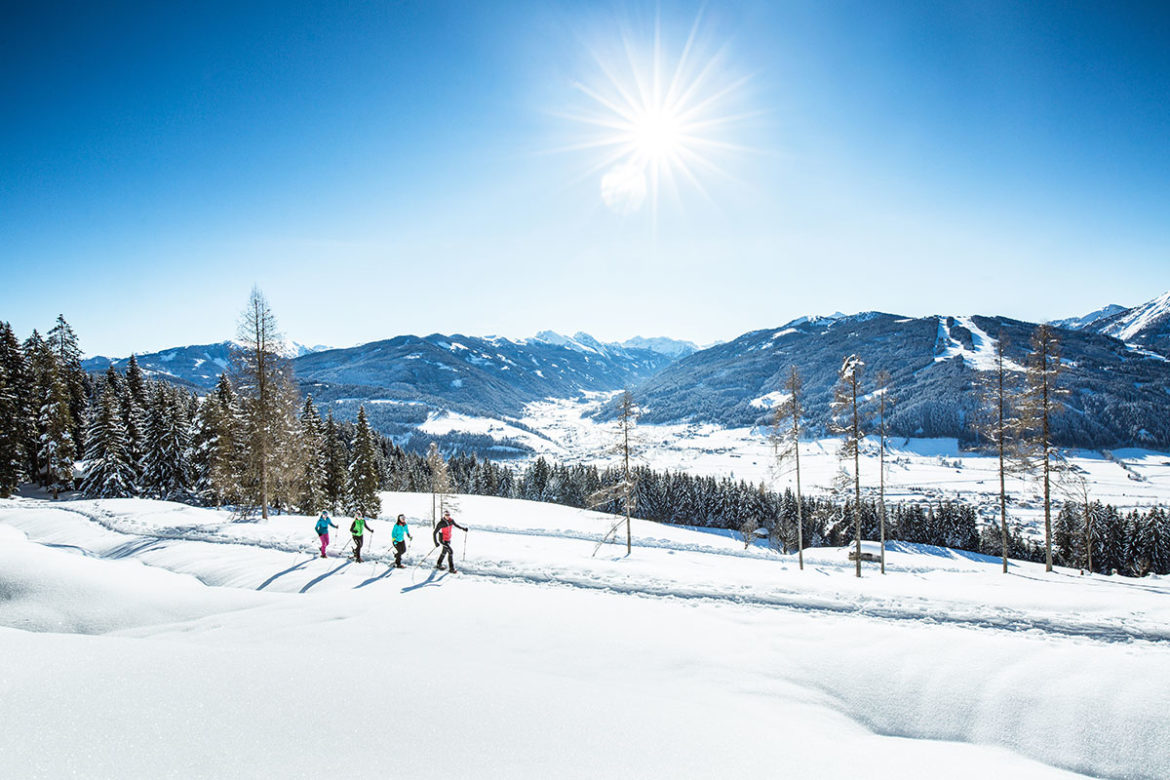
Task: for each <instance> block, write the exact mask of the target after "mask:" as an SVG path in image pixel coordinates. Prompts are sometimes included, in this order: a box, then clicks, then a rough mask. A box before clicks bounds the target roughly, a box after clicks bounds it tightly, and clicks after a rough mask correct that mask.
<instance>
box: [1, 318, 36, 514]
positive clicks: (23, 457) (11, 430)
mask: <svg viewBox="0 0 1170 780" xmlns="http://www.w3.org/2000/svg"><path fill="white" fill-rule="evenodd" d="M0 375H2V377H3V378H2V379H0V386H2V387H3V388H5V389H4V390H3V391H0V392H3V393H4V397H3V398H0V498H7V497H8V496H10V495H12V493H13V492H14V491H15V490H16V488H17V486H18V485H19V484H20V482H21V481H22V480H25V479H28V476H29V474H30V473H31V472H30V470H29V469H30V454H29V451H28V448H29V446H30V444H31V443H32V441H33V431H34V430H35V426H34V425H33V420H32V415H31V412H30V408H31V407H30V402H29V401H30V399H29V389H30V388H29V382H28V371H27V367H26V365H25V359H24V352H23V351H22V350H21V348H20V342H18V341H17V340H16V334H15V333H13V331H12V326H11V325H9V324H8V323H7V322H0Z"/></svg>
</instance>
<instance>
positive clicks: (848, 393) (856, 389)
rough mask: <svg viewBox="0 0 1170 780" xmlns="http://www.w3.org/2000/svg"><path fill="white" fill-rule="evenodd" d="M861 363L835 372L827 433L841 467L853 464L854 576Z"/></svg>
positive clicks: (853, 361) (852, 359)
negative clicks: (835, 439)
mask: <svg viewBox="0 0 1170 780" xmlns="http://www.w3.org/2000/svg"><path fill="white" fill-rule="evenodd" d="M864 370H865V363H863V362H862V360H861V358H859V357H858V356H857V355H849V356H848V357H847V358H845V360H844V361H842V363H841V369H840V370H839V371H838V372H837V385H836V387H835V388H834V392H833V405H832V418H831V421H830V423H829V431H830V432H831V433H832V434H833V435H835V436H840V437H841V448H840V450H839V452H838V456H839V457H840V459H841V461H842V463H843V464H845V463H848V462H849V461H852V462H853V478H852V482H853V494H854V500H853V539H854V557H855V558H856V559H857V576H858V577H860V576H861V440H862V439H863V438H864V437H865V430H864V426H863V423H862V418H861V408H860V406H859V405H858V404H859V401H860V399H861V395H862V393H861V376H862V373H863V371H864Z"/></svg>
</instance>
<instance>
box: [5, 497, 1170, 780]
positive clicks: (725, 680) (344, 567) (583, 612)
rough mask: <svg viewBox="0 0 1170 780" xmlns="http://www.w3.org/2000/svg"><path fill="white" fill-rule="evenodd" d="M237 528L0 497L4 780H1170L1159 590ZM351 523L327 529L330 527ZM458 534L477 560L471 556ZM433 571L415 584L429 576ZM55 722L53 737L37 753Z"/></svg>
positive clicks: (748, 555) (290, 521)
mask: <svg viewBox="0 0 1170 780" xmlns="http://www.w3.org/2000/svg"><path fill="white" fill-rule="evenodd" d="M381 499H382V503H383V507H384V510H383V517H393V516H394V515H396V514H398V513H399V512H402V513H404V514H406V515H407V517H408V518H409V520H410V523H411V530H412V533H413V536H414V540H413V543H412V544H411V547H410V549H409V551H408V553H407V568H405V569H395V568H393V567H392V566H391V565H390V562H391V560H392V557H391V556H390V555H388V554H387V550H388V547H389V545H388V541H389V528H390V522H389V521H386V520H381V519H379V520H374V521H372V522H371V527H372V529H373V531H374V535H373V536H372V541H371V545H372V550H371V551H370V552H369V553H368V555H367V556H366V561H365V562H364V563H361V564H358V563H356V562H354V561H352V560H351V559H350V558H349V557H346V556H344V555H343V554H342V553H343V548H344V546H345V541H346V540H347V536H348V535H347V534H345V533H344V531H345V526H344V525H343V527H342V529H341V531H340V532H337V533H336V534H335V536H334V539H333V543H332V547H331V549H330V557H329V558H327V559H321V558H320V557H319V552H318V551H317V549H316V546H315V543H316V537H315V535H314V534H313V522H314V519H315V518H312V517H304V516H297V515H282V516H274V517H272V518H271V519H269V520H268V521H267V522H251V523H240V522H233V521H232V518H231V516H230V515H229V513H227V512H225V511H219V510H213V509H203V508H195V507H191V506H186V505H182V504H175V503H169V502H162V501H151V500H144V499H110V500H95V501H83V500H68V501H57V502H50V501H46V500H40V499H32V498H17V499H11V500H5V501H2V502H0V540H2V544H0V559H2V560H0V596H2V598H0V626H3V627H2V628H0V636H2V637H3V643H4V647H5V650H6V652H5V655H6V660H7V661H8V662H7V663H6V664H5V672H4V674H3V675H2V676H0V681H2V682H0V689H2V691H3V696H0V713H2V720H3V722H4V723H5V724H6V728H5V729H3V731H2V732H0V770H2V771H3V774H5V775H6V776H14V777H15V776H21V777H24V776H29V777H60V776H67V775H68V776H77V775H80V776H101V777H115V776H116V777H159V776H162V777H223V776H244V777H260V776H264V777H275V776H280V777H308V776H316V775H320V774H322V773H328V774H332V775H336V776H343V777H370V776H385V775H387V774H388V775H391V776H401V777H439V776H443V777H452V776H453V777H548V776H557V777H651V776H654V777H667V776H669V777H775V776H780V775H783V776H797V777H845V776H855V775H856V772H857V764H858V762H861V763H863V764H864V766H865V772H866V774H867V775H869V776H874V777H923V778H925V777H938V776H947V777H983V776H986V775H987V773H988V772H995V773H999V774H1001V775H1004V776H1009V777H1059V776H1071V775H1073V774H1076V773H1082V774H1087V775H1091V776H1101V777H1150V778H1154V777H1165V776H1168V775H1170V748H1168V747H1167V745H1168V744H1170V723H1168V720H1167V718H1166V716H1165V703H1166V702H1167V701H1170V599H1168V598H1167V597H1168V596H1170V581H1168V580H1167V578H1165V577H1147V578H1144V579H1141V580H1134V579H1128V578H1121V577H1100V576H1093V577H1084V576H1080V575H1078V574H1077V573H1076V572H1075V571H1066V570H1062V569H1057V571H1055V572H1053V573H1052V574H1045V572H1044V569H1043V566H1042V565H1038V564H1013V566H1012V569H1011V572H1010V573H1009V574H1008V575H1006V576H1005V575H1003V574H1001V573H999V562H998V560H995V559H987V558H983V557H982V556H978V555H975V554H971V553H963V552H959V551H951V550H946V549H942V548H930V547H923V546H917V545H907V544H893V545H891V549H890V551H889V552H888V555H887V558H888V571H889V573H888V574H887V575H886V576H885V577H882V576H881V575H879V574H878V573H877V572H876V568H871V567H870V565H869V564H867V566H866V570H865V572H864V575H865V576H864V577H863V578H862V579H861V580H858V579H856V578H855V577H853V571H852V570H853V563H852V562H851V561H849V560H848V559H847V551H846V550H844V549H824V548H822V549H810V550H806V551H805V569H804V570H803V571H801V570H799V569H798V567H797V564H796V559H795V556H793V555H789V556H784V555H781V554H779V553H777V552H775V551H774V550H771V549H768V548H765V547H763V546H750V547H745V545H744V544H743V542H742V541H740V540H739V539H738V538H733V537H732V536H731V535H730V534H727V533H724V532H711V531H701V530H697V529H690V528H684V527H678V526H664V525H657V524H654V523H649V522H642V521H635V522H634V527H633V537H634V545H635V546H634V549H633V552H632V554H631V555H629V556H627V555H626V553H625V547H624V545H621V546H618V545H613V544H601V545H599V542H600V541H601V539H602V538H603V537H604V536H605V534H606V532H607V531H608V530H609V529H610V528H611V526H612V524H613V518H612V517H611V516H608V515H600V514H597V513H592V512H587V511H583V510H575V509H569V508H565V507H558V506H552V505H548V504H539V503H533V502H525V501H517V500H508V499H497V498H486V497H473V496H461V497H460V498H459V508H458V510H457V512H456V515H457V517H458V518H459V519H460V521H461V522H462V523H463V524H465V525H468V526H469V528H470V531H469V532H468V533H467V534H466V536H462V535H461V534H459V532H457V537H456V540H455V550H456V553H457V558H458V560H457V566H458V567H459V569H460V571H459V573H458V574H449V573H446V572H444V571H437V570H436V569H434V568H433V563H432V562H433V561H434V559H435V556H434V551H433V548H432V544H431V542H430V510H431V497H430V495H426V494H405V493H383V494H382V495H381ZM343 523H344V524H346V525H347V524H348V521H347V520H345V519H341V520H339V521H338V524H339V525H342V524H343ZM460 537H462V538H460ZM428 554H429V557H427V556H428ZM46 724H52V728H46Z"/></svg>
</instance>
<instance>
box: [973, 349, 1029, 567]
mask: <svg viewBox="0 0 1170 780" xmlns="http://www.w3.org/2000/svg"><path fill="white" fill-rule="evenodd" d="M1007 348H1008V341H1007V336H1006V335H1004V333H1002V332H1000V333H999V335H998V337H997V338H996V340H995V347H994V352H993V353H992V361H993V362H992V365H991V370H990V371H986V372H984V373H982V374H981V375H980V380H979V389H980V398H981V402H982V403H981V408H980V416H979V418H978V422H977V426H976V429H977V431H978V434H979V436H980V437H981V438H982V439H983V440H984V441H985V442H987V443H988V444H990V445H991V447H992V448H993V449H994V451H995V454H996V458H997V463H998V474H999V538H1000V545H1001V548H1002V557H1003V573H1004V574H1007V571H1008V524H1007V475H1008V474H1009V473H1013V472H1015V471H1017V470H1018V469H1017V468H1016V466H1017V464H1018V463H1019V462H1020V457H1019V448H1018V446H1017V444H1018V442H1017V439H1016V432H1017V431H1018V430H1019V422H1020V421H1019V418H1018V417H1017V416H1016V408H1015V407H1016V399H1017V398H1018V396H1019V387H1018V381H1017V375H1016V372H1014V371H1013V369H1012V366H1011V363H1010V361H1009V360H1008V357H1007Z"/></svg>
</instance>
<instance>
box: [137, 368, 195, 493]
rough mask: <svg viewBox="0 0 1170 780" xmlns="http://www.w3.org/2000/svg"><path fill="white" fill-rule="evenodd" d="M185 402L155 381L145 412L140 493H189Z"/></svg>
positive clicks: (166, 385) (175, 393) (189, 473)
mask: <svg viewBox="0 0 1170 780" xmlns="http://www.w3.org/2000/svg"><path fill="white" fill-rule="evenodd" d="M186 411H187V410H186V404H185V403H184V402H183V401H182V399H180V398H179V393H178V391H177V390H175V389H174V388H172V387H170V386H169V385H168V384H166V383H165V382H161V381H160V382H155V383H154V387H153V389H152V391H151V393H150V407H149V409H148V411H147V415H146V420H147V422H146V432H145V433H146V438H145V440H144V444H145V449H146V453H145V459H144V461H143V477H142V479H143V486H142V489H143V493H144V494H145V495H148V496H151V497H153V498H159V499H163V500H165V501H182V500H183V499H185V498H187V497H188V495H189V491H190V487H191V482H192V480H191V472H190V467H189V465H188V463H187V449H188V441H187V431H188V428H189V422H188V420H187V415H186Z"/></svg>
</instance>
